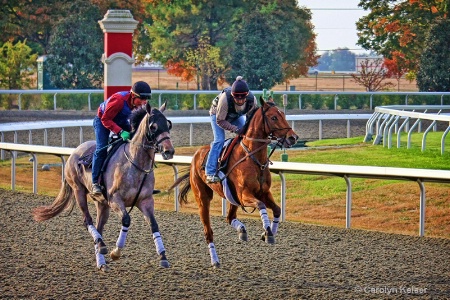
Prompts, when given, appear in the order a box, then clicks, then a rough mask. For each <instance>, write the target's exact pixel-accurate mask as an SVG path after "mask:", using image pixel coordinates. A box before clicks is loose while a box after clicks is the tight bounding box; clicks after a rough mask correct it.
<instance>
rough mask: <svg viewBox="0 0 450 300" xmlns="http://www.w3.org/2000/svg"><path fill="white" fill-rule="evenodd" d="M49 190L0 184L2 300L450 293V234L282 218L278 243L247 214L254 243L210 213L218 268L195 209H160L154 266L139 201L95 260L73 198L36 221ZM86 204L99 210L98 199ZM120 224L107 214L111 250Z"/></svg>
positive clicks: (441, 296) (426, 296)
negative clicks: (123, 233)
mask: <svg viewBox="0 0 450 300" xmlns="http://www.w3.org/2000/svg"><path fill="white" fill-rule="evenodd" d="M52 201H53V198H52V197H47V196H39V195H33V194H27V193H19V192H12V191H9V190H0V204H1V209H2V217H1V218H0V228H1V230H2V233H1V235H0V247H1V251H0V295H1V296H0V298H1V299H405V298H406V299H408V298H414V299H448V297H449V295H450V264H449V261H450V251H449V249H450V240H448V239H437V238H427V237H414V236H404V235H396V234H386V233H380V232H370V231H363V230H356V229H340V228H332V227H323V226H314V225H304V224H301V223H290V222H283V223H281V225H280V230H279V233H278V235H277V237H276V244H275V245H268V244H265V243H264V242H263V241H261V240H260V239H259V236H260V234H261V233H262V225H261V221H260V220H257V219H244V220H242V221H243V222H244V223H245V224H246V226H247V229H248V232H249V240H248V242H240V241H239V240H238V236H237V233H236V232H235V231H234V230H233V229H232V228H231V226H229V225H227V224H226V223H225V220H224V218H222V217H212V225H213V229H214V233H215V244H216V249H217V253H218V255H219V258H220V259H221V268H220V269H216V270H214V269H213V268H212V267H211V265H210V258H209V254H208V247H207V245H206V242H205V240H204V238H203V229H202V225H201V223H200V220H199V217H198V215H196V214H188V213H183V212H178V213H177V212H162V211H158V212H157V213H156V218H157V220H158V222H159V228H160V231H161V235H162V238H163V241H164V244H165V248H166V250H167V258H168V259H169V262H170V263H171V267H170V268H169V269H161V268H160V267H158V256H157V254H156V251H155V246H154V243H153V240H152V238H151V232H150V228H149V226H148V225H146V224H145V222H144V220H143V217H142V215H141V213H140V212H139V211H138V210H137V209H136V210H134V211H132V212H131V218H132V221H131V227H130V232H129V235H128V240H127V244H126V247H125V249H124V253H123V257H122V258H121V259H120V260H118V261H115V262H111V259H109V258H108V259H107V261H108V264H109V266H110V268H111V269H110V271H109V272H107V273H102V272H100V271H98V270H97V269H96V266H95V256H94V247H93V241H92V238H91V236H90V235H89V233H88V232H87V231H86V230H85V228H84V227H83V225H82V221H83V220H82V217H81V213H80V211H79V210H78V208H76V207H75V209H74V210H73V212H72V214H71V215H69V216H67V217H64V216H58V217H56V218H54V219H51V220H49V221H46V222H44V223H36V222H35V221H34V220H33V219H32V216H31V210H32V208H34V207H37V206H40V205H49V204H50V203H52ZM90 210H91V213H92V214H93V217H95V211H94V205H93V204H92V203H90ZM119 229H120V221H119V218H118V217H117V215H115V214H113V213H112V214H111V217H110V220H109V222H108V224H107V225H106V229H105V232H104V234H103V237H104V240H105V242H106V243H107V245H108V247H109V250H112V248H113V247H114V245H115V241H116V238H117V236H118V232H119Z"/></svg>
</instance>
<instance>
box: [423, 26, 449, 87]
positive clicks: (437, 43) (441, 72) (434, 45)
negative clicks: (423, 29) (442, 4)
mask: <svg viewBox="0 0 450 300" xmlns="http://www.w3.org/2000/svg"><path fill="white" fill-rule="evenodd" d="M425 45H426V47H425V49H424V51H423V53H422V55H421V57H420V69H419V72H418V73H417V85H418V87H419V90H420V91H424V92H449V91H450V52H449V49H450V20H448V19H444V20H441V21H438V22H436V23H435V24H434V25H433V26H432V27H431V29H430V34H429V35H428V37H427V39H426V41H425Z"/></svg>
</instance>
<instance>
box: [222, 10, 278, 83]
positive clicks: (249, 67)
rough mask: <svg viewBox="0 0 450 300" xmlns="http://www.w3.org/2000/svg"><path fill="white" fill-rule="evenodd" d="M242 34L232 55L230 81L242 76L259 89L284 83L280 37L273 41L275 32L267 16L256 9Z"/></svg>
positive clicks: (245, 22)
mask: <svg viewBox="0 0 450 300" xmlns="http://www.w3.org/2000/svg"><path fill="white" fill-rule="evenodd" d="M240 33H241V34H240V35H239V36H238V37H237V40H236V47H235V49H234V52H233V53H232V54H231V70H230V72H229V73H228V82H233V81H234V80H235V78H236V77H237V76H238V75H242V76H243V77H244V78H245V80H246V81H247V83H248V85H249V87H250V89H257V90H262V89H264V88H271V87H273V86H274V85H276V84H277V83H278V82H281V80H282V78H283V77H282V69H281V66H282V56H281V53H280V52H281V51H280V48H281V47H280V45H279V43H278V41H277V40H273V38H272V37H273V36H274V34H275V33H274V31H273V30H272V28H271V27H270V26H269V24H268V21H267V20H266V18H264V16H263V15H262V14H260V13H258V12H253V13H252V14H251V15H249V16H248V17H247V18H246V19H245V21H244V25H243V28H242V30H241V32H240Z"/></svg>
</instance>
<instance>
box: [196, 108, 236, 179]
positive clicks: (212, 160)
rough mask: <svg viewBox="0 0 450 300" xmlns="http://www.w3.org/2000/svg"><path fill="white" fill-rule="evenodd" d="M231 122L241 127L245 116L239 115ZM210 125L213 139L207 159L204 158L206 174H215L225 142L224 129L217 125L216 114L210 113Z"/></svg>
mask: <svg viewBox="0 0 450 300" xmlns="http://www.w3.org/2000/svg"><path fill="white" fill-rule="evenodd" d="M231 124H233V125H236V126H237V127H238V128H242V127H243V126H244V124H245V116H240V117H239V118H237V119H236V120H234V121H232V122H231ZM211 127H212V131H213V134H214V140H213V141H212V142H211V150H210V151H209V154H208V159H207V160H206V167H205V173H206V175H215V174H216V170H217V162H218V160H219V156H220V153H221V152H222V148H223V144H224V142H225V130H224V129H223V128H222V127H220V126H219V125H217V122H216V115H211Z"/></svg>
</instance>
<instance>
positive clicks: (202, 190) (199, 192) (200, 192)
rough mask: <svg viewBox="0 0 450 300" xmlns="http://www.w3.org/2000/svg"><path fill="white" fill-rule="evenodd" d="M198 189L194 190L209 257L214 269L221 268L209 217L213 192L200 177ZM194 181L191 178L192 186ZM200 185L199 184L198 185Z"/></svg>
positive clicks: (198, 178) (197, 179)
mask: <svg viewBox="0 0 450 300" xmlns="http://www.w3.org/2000/svg"><path fill="white" fill-rule="evenodd" d="M196 181H197V182H196V186H197V188H196V189H192V192H193V193H194V196H195V199H196V201H197V204H198V208H199V214H200V220H201V221H202V223H203V233H204V234H205V239H206V242H207V243H208V248H209V255H210V257H211V264H212V265H213V267H214V268H219V267H220V262H219V257H218V256H217V252H216V246H215V245H214V234H213V230H212V228H211V218H210V215H209V209H210V203H211V200H212V197H213V191H212V190H211V189H210V188H209V187H208V186H207V185H206V184H204V183H203V180H202V179H201V178H200V177H197V178H196ZM192 182H193V179H192V178H191V185H193V184H192ZM197 183H198V184H197Z"/></svg>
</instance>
